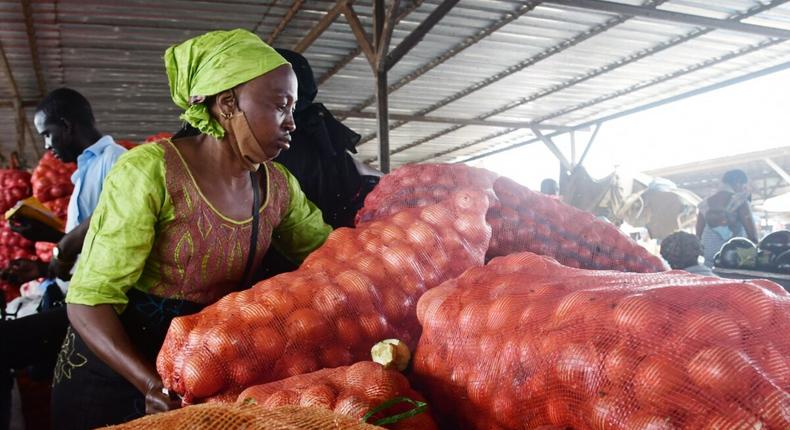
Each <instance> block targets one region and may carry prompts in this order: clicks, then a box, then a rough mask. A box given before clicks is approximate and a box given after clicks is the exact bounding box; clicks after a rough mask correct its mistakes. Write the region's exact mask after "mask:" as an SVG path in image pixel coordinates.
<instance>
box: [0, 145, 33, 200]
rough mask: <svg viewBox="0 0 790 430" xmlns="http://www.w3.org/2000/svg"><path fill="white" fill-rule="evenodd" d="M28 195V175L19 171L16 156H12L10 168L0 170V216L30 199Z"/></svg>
mask: <svg viewBox="0 0 790 430" xmlns="http://www.w3.org/2000/svg"><path fill="white" fill-rule="evenodd" d="M30 193H31V185H30V173H28V172H26V171H24V170H20V169H19V167H18V161H17V158H16V156H12V157H11V166H10V168H8V169H2V170H0V214H3V213H5V211H7V210H9V209H11V208H12V207H14V205H15V204H16V202H18V201H20V200H22V199H25V198H27V197H30Z"/></svg>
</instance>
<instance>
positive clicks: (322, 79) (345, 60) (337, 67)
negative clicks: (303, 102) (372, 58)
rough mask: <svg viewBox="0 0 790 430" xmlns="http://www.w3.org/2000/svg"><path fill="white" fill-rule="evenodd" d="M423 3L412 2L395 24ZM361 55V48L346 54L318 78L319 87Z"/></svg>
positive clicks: (403, 10)
mask: <svg viewBox="0 0 790 430" xmlns="http://www.w3.org/2000/svg"><path fill="white" fill-rule="evenodd" d="M422 2H423V0H415V1H412V2H410V4H409V5H408V6H406V7H404V8H403V9H402V10H401V11H400V12H399V13H398V17H397V19H396V20H395V23H396V24H397V23H398V22H400V21H401V20H403V19H404V18H406V16H408V15H409V14H410V13H412V12H414V10H415V9H417V8H418V7H420V5H421V4H422ZM361 53H362V49H361V48H359V47H356V48H354V49H352V50H351V52H349V53H348V54H346V55H345V56H344V57H343V58H342V59H341V60H340V61H339V62H338V63H337V64H335V65H334V66H332V68H331V69H329V70H327V71H326V72H325V73H324V74H323V75H321V77H319V78H318V86H321V85H323V84H324V82H326V81H328V80H329V78H331V77H332V76H335V75H336V74H337V72H339V71H341V70H342V69H343V68H344V67H346V66H347V65H348V63H350V62H351V61H353V60H354V58H357V56H358V55H359V54H361Z"/></svg>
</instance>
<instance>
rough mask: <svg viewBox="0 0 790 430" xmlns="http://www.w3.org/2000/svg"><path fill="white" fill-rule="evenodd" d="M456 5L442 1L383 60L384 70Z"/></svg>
mask: <svg viewBox="0 0 790 430" xmlns="http://www.w3.org/2000/svg"><path fill="white" fill-rule="evenodd" d="M456 4H458V0H444V1H443V2H442V3H441V4H440V5H439V6H437V7H436V9H434V10H433V12H431V14H430V15H428V17H427V18H425V20H424V21H423V22H421V23H420V25H418V26H417V28H415V29H414V31H412V32H411V33H410V34H409V35H408V36H406V38H404V39H403V40H402V41H401V42H400V44H398V46H397V47H396V48H395V49H393V50H392V52H390V53H389V54H388V55H387V57H386V58H385V59H384V64H383V66H384V69H386V70H389V69H391V68H392V66H394V65H395V64H397V63H398V61H400V60H401V58H403V57H404V56H405V55H406V54H407V53H408V52H409V51H411V50H412V48H414V47H415V46H417V44H418V43H420V41H421V40H422V39H423V38H424V37H425V35H426V34H428V32H429V31H431V29H432V28H433V27H434V26H435V25H436V24H437V23H438V22H439V21H441V19H442V18H444V16H445V15H447V13H448V12H450V10H451V9H452V8H453V7H454V6H455V5H456ZM388 91H389V89H388Z"/></svg>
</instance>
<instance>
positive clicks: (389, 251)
mask: <svg viewBox="0 0 790 430" xmlns="http://www.w3.org/2000/svg"><path fill="white" fill-rule="evenodd" d="M487 208H488V199H487V197H486V195H485V194H484V193H481V192H478V191H469V190H459V191H457V192H455V193H453V194H451V195H450V196H449V197H448V198H447V199H446V200H444V201H443V202H441V203H438V204H435V205H430V206H425V207H423V208H414V209H407V210H403V211H401V212H398V213H397V214H395V215H392V216H390V217H385V218H382V219H380V220H378V221H374V222H370V223H363V224H360V225H359V226H357V228H355V229H349V228H340V229H337V230H335V231H334V232H332V234H330V236H329V238H328V239H327V241H326V243H325V244H324V245H323V246H322V247H321V248H319V249H318V250H316V251H315V252H313V253H312V254H311V255H310V256H309V257H308V258H307V259H306V260H305V261H304V263H302V265H301V266H300V268H299V269H298V270H296V271H294V272H290V273H285V274H282V275H279V276H276V277H274V278H270V279H267V280H265V281H262V282H260V283H258V284H257V285H256V286H254V287H253V288H251V289H249V290H245V291H241V292H238V293H232V294H230V295H228V296H226V297H224V298H222V299H221V300H219V301H218V302H216V303H215V304H213V305H211V306H209V307H207V308H206V309H204V310H203V311H202V312H199V313H197V314H194V315H190V316H186V317H181V318H175V319H174V320H173V322H172V324H171V325H170V329H169V331H168V334H167V338H166V339H165V342H164V345H163V347H162V349H161V351H160V354H159V357H158V359H157V370H158V371H159V374H160V375H161V376H162V380H163V382H164V384H165V386H166V387H167V388H169V389H170V390H172V391H174V392H177V393H179V394H182V395H183V396H184V400H185V401H186V402H187V403H190V402H194V401H199V400H201V399H205V398H207V397H212V396H223V395H224V396H228V395H238V393H239V392H241V391H242V390H243V389H244V388H247V387H249V386H252V385H255V384H261V383H265V382H271V381H277V380H280V379H284V378H287V377H290V376H294V375H300V374H304V373H309V372H313V371H316V370H319V369H323V368H332V367H338V366H343V365H349V364H352V363H355V362H358V361H362V360H367V359H368V358H369V351H370V349H371V347H372V346H373V345H374V344H375V343H376V342H378V341H381V340H383V339H387V338H396V339H401V340H402V341H404V343H405V344H406V345H407V346H409V347H412V348H413V347H414V346H415V345H416V342H417V340H418V338H419V335H420V326H419V324H418V322H417V316H416V312H415V307H416V303H417V300H418V299H419V298H420V296H421V295H422V294H423V293H424V292H425V291H427V290H429V289H430V288H433V287H435V286H437V285H439V284H440V283H442V282H444V281H446V280H448V279H452V278H454V277H456V276H458V275H460V274H461V273H463V272H464V271H465V270H466V269H468V268H470V267H474V266H479V265H482V264H483V261H484V260H483V259H484V255H485V250H486V249H487V247H488V242H489V238H490V234H491V231H490V228H488V227H487V225H486V224H485V212H486V210H487Z"/></svg>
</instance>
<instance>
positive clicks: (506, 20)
mask: <svg viewBox="0 0 790 430" xmlns="http://www.w3.org/2000/svg"><path fill="white" fill-rule="evenodd" d="M537 4H538V2H529V3H527V4H525V5H523V6H521V7H520V8H519V9H518V10H517V11H516V12H513V13H508V14H505V16H503V17H502V18H501V19H499V20H498V21H496V22H494V23H493V24H491V25H489V26H488V27H486V28H484V29H482V30H480V31H478V32H477V34H475V35H474V36H472V37H469V38H466V39H464V40H463V41H462V42H461V43H459V44H457V45H455V46H453V47H452V48H450V49H449V50H447V51H445V52H443V53H442V54H441V55H439V56H438V57H436V58H434V59H432V60H431V61H429V62H428V63H426V64H424V65H423V66H421V67H420V68H418V69H417V70H415V71H413V72H411V73H409V74H407V75H406V76H404V77H403V78H401V79H399V80H398V82H395V83H394V84H392V85H390V86H389V87H388V88H387V91H388V92H389V93H392V92H393V91H396V90H398V89H400V88H402V87H404V86H405V85H406V84H408V83H409V82H412V81H414V80H415V79H417V78H419V77H420V76H422V75H424V74H426V73H428V72H429V71H431V70H433V69H434V68H435V67H437V66H439V65H440V64H442V63H444V62H445V61H447V60H449V59H451V58H453V57H455V56H456V55H458V54H459V53H460V52H461V51H463V50H464V49H466V48H468V47H470V46H472V45H474V44H476V43H478V42H480V41H481V40H483V39H485V38H486V37H488V36H490V35H491V34H492V33H494V32H495V31H497V30H499V29H500V28H502V27H504V26H506V25H507V24H510V23H511V22H513V21H515V20H517V19H518V18H520V17H521V16H523V15H525V14H527V13H528V12H529V11H531V10H532V9H534V8H535V6H536V5H537ZM375 100H376V99H375V97H373V96H371V97H368V98H367V99H365V101H363V102H362V103H360V104H359V105H357V106H354V107H353V108H352V109H351V110H353V111H357V112H358V111H361V110H362V109H365V108H366V107H368V106H370V105H372V104H373V103H374V102H375Z"/></svg>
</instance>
